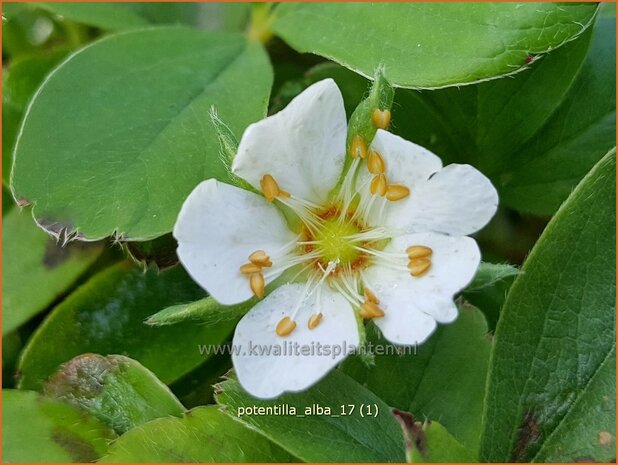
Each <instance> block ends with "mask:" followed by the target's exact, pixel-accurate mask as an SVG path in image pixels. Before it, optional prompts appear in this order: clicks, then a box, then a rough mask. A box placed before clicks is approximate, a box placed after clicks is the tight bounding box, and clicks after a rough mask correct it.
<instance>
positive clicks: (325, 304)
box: [232, 284, 359, 399]
mask: <svg viewBox="0 0 618 465" xmlns="http://www.w3.org/2000/svg"><path fill="white" fill-rule="evenodd" d="M304 290H305V286H304V285H303V284H286V285H284V286H281V287H279V288H278V289H276V290H275V291H274V292H273V293H272V294H270V295H268V297H266V299H264V300H263V301H262V302H260V303H258V304H257V305H256V306H255V307H253V309H252V310H250V311H249V313H247V314H246V315H245V316H244V317H243V318H242V320H240V322H239V323H238V326H237V327H236V332H235V333H234V341H233V344H234V349H235V352H233V354H232V360H233V362H234V368H235V369H236V373H237V376H238V381H239V382H240V384H241V385H242V386H243V388H244V389H245V390H246V391H247V392H249V393H250V394H251V395H253V396H255V397H259V398H263V399H270V398H273V397H277V396H278V395H280V394H282V393H284V392H297V391H302V390H304V389H306V388H308V387H309V386H311V385H313V384H314V383H316V382H317V381H318V380H320V379H321V378H322V377H323V376H324V375H326V374H327V373H328V372H329V371H330V370H331V369H332V368H334V367H335V366H336V365H337V364H338V363H339V362H340V361H341V360H343V359H344V358H345V357H346V356H347V355H348V354H349V353H350V352H351V351H353V350H354V349H355V348H357V347H358V344H359V334H358V326H357V322H356V317H355V316H354V311H353V310H352V307H351V306H350V304H349V303H348V302H347V301H346V300H345V299H344V298H343V297H342V296H341V295H340V294H338V293H336V292H333V291H332V290H331V289H330V288H328V286H326V285H323V286H322V288H321V291H320V305H319V306H318V305H316V296H315V295H313V296H312V297H309V298H308V299H307V301H306V302H305V303H304V304H303V306H302V307H301V308H300V310H299V311H298V312H297V315H296V317H295V321H296V323H297V326H296V329H294V331H292V333H291V334H290V335H288V336H286V337H281V336H278V335H277V334H276V333H275V327H276V326H277V323H278V322H279V321H280V320H281V319H282V318H283V317H285V316H290V313H291V312H292V310H293V309H294V308H295V306H296V304H297V302H298V301H299V299H300V298H301V296H302V295H303V293H304ZM318 312H321V313H322V314H323V315H324V316H323V319H322V322H321V323H320V324H319V325H318V326H317V327H316V328H314V329H312V330H310V329H309V328H308V326H307V322H308V319H309V317H310V316H311V315H312V314H314V313H318ZM295 346H296V348H297V350H298V353H296V352H294V350H295V349H294V347H295ZM320 346H321V349H320V350H321V351H322V352H321V355H319V354H318V347H320ZM252 348H253V352H251V350H252ZM286 348H287V351H288V352H287V353H286V354H284V352H283V351H284V350H285V349H286ZM303 348H304V349H303ZM260 350H261V351H262V353H261V355H260ZM265 350H270V351H271V352H270V354H265V353H264V352H263V351H265ZM276 350H278V351H279V353H278V354H277V353H275V351H276ZM303 350H305V351H309V352H307V353H306V354H305V355H302V352H301V351H303ZM327 350H328V351H330V353H327V352H326V351H327ZM236 351H237V352H238V353H236ZM335 351H341V352H340V353H338V354H334V352H335Z"/></svg>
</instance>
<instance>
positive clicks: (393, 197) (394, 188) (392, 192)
mask: <svg viewBox="0 0 618 465" xmlns="http://www.w3.org/2000/svg"><path fill="white" fill-rule="evenodd" d="M408 195H410V189H408V188H407V187H406V186H403V185H401V184H390V185H389V186H388V187H387V188H386V198H387V199H388V200H390V201H391V202H395V201H397V200H401V199H405V198H406V197H407V196H408Z"/></svg>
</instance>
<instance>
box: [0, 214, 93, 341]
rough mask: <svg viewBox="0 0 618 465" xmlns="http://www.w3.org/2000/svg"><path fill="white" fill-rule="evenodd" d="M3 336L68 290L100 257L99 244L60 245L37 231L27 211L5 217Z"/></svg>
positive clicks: (3, 236) (3, 237)
mask: <svg viewBox="0 0 618 465" xmlns="http://www.w3.org/2000/svg"><path fill="white" fill-rule="evenodd" d="M3 220H4V221H3V223H4V225H3V234H2V250H3V251H4V253H3V255H2V268H3V270H4V274H3V277H2V278H3V279H2V307H3V308H2V334H3V335H4V334H7V333H9V332H11V331H12V330H14V329H17V328H18V327H19V326H20V325H22V324H23V323H25V322H26V321H28V320H29V319H30V318H32V317H33V316H34V315H36V314H37V313H39V312H41V311H43V310H44V309H45V308H47V307H48V306H49V305H51V304H52V303H53V302H54V300H56V299H57V298H58V297H60V296H61V295H62V294H63V293H65V292H66V291H67V290H69V289H70V288H71V286H72V285H73V284H74V283H75V281H76V280H77V279H78V278H79V277H80V276H81V275H82V274H83V273H84V272H85V271H86V270H87V269H88V268H89V267H90V265H92V264H93V263H94V261H95V260H96V259H97V257H99V256H100V255H101V252H102V250H103V245H102V244H92V243H85V244H81V243H80V244H69V245H66V246H64V247H63V246H62V245H61V244H59V243H58V242H57V241H56V240H54V239H52V238H51V237H49V235H48V234H46V233H45V232H44V231H42V230H41V229H39V228H38V227H37V226H36V224H35V223H34V221H33V220H32V216H31V215H30V211H29V210H25V211H23V210H21V209H19V208H14V209H12V210H11V211H10V212H9V213H7V214H6V215H5V216H4V219H3Z"/></svg>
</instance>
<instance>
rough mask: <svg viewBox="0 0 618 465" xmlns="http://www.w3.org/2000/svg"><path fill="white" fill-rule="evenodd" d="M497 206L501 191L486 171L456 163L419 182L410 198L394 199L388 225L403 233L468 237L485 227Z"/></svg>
mask: <svg viewBox="0 0 618 465" xmlns="http://www.w3.org/2000/svg"><path fill="white" fill-rule="evenodd" d="M497 208H498V193H497V192H496V189H495V188H494V186H493V185H492V184H491V181H490V180H489V179H487V177H485V175H484V174H483V173H481V172H480V171H478V170H477V169H475V168H473V167H472V166H470V165H458V164H452V165H448V166H446V167H444V168H442V169H441V170H440V171H438V172H437V173H436V174H435V175H433V176H432V177H431V178H430V179H429V180H428V181H426V182H424V183H419V184H418V185H417V186H416V188H415V189H412V192H411V194H410V196H409V197H407V198H406V199H404V200H401V201H398V202H393V206H392V207H391V208H390V209H389V210H388V212H387V214H388V217H387V219H386V225H387V226H390V227H392V228H394V229H396V230H398V231H402V232H412V231H434V232H439V233H444V234H452V235H455V236H465V235H468V234H472V233H474V232H476V231H478V230H479V229H481V228H482V227H483V226H485V225H486V224H487V223H488V222H489V220H491V218H492V217H493V216H494V214H495V213H496V210H497Z"/></svg>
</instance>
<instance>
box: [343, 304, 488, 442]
mask: <svg viewBox="0 0 618 465" xmlns="http://www.w3.org/2000/svg"><path fill="white" fill-rule="evenodd" d="M367 338H368V341H369V342H370V343H371V346H369V348H370V349H371V350H372V352H373V353H374V355H375V358H374V365H373V366H371V367H368V366H367V365H366V364H364V363H362V362H361V360H359V358H358V357H355V358H351V359H349V360H348V361H346V362H345V363H344V371H345V372H346V373H347V374H348V375H350V376H352V377H353V378H354V379H356V380H357V381H358V382H360V383H362V384H363V385H364V386H366V387H367V388H368V389H370V390H371V391H373V392H374V393H375V394H376V395H377V396H379V397H380V398H381V399H382V400H383V401H384V402H386V403H387V404H388V405H390V406H392V407H396V408H397V409H399V410H402V411H405V412H411V413H412V415H414V417H415V418H421V419H422V418H428V419H430V420H438V421H440V423H442V424H443V425H444V426H445V427H446V428H448V430H449V432H450V433H451V434H452V435H453V436H454V437H455V438H456V439H457V440H458V441H459V442H461V443H462V444H463V445H464V446H466V447H467V448H468V449H470V450H471V451H474V452H476V451H477V450H478V447H479V441H480V432H481V416H482V410H483V399H484V397H485V377H486V373H487V366H488V363H489V350H490V346H491V344H490V341H489V339H488V338H487V323H486V322H485V318H484V316H483V314H482V313H481V312H480V311H479V310H477V309H476V308H474V307H470V306H465V305H464V306H462V307H461V308H460V314H459V317H458V318H457V320H455V322H454V323H451V324H448V325H440V326H439V327H438V329H437V330H436V332H435V333H434V334H433V335H432V336H431V338H430V339H429V340H428V341H427V342H425V343H424V344H423V345H421V346H420V347H412V349H413V350H414V352H413V353H403V354H402V355H399V354H397V353H395V352H394V351H392V350H391V351H390V352H387V351H386V349H388V348H389V347H390V348H391V349H392V348H394V347H393V346H390V345H389V343H388V342H387V341H386V340H384V339H383V338H382V337H381V335H380V334H379V331H378V330H377V328H376V327H375V326H374V325H370V326H369V327H368V331H367ZM378 348H381V349H380V350H381V351H382V352H383V354H379V353H378Z"/></svg>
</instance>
